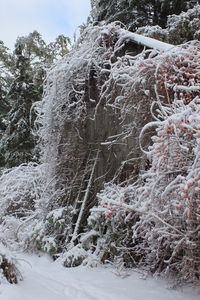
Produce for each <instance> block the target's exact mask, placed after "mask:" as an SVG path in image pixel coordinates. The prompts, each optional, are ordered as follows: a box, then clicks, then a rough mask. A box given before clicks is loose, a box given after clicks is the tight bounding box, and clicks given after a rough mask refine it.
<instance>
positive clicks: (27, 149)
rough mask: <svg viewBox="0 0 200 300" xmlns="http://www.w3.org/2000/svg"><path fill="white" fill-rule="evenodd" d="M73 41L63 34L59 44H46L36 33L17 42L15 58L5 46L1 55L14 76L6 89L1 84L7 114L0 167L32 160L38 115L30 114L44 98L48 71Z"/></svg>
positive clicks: (56, 41) (3, 107) (1, 98)
mask: <svg viewBox="0 0 200 300" xmlns="http://www.w3.org/2000/svg"><path fill="white" fill-rule="evenodd" d="M69 42H70V41H69V39H68V38H67V37H65V36H63V35H61V36H58V37H57V39H56V40H55V42H52V43H50V44H46V43H45V42H44V40H43V39H42V37H41V35H40V34H39V33H38V32H37V31H34V32H32V33H30V34H29V35H28V36H25V37H19V38H18V39H17V41H16V44H15V49H14V52H13V54H12V55H11V54H8V51H7V49H6V48H5V47H3V44H2V51H1V52H0V55H1V53H2V61H3V63H4V65H5V66H6V67H7V69H8V70H9V72H10V74H11V76H10V81H9V80H8V78H7V80H6V86H5V85H3V82H0V100H1V106H2V109H1V111H2V112H5V113H4V122H3V121H2V122H1V123H2V131H3V133H2V138H1V141H0V166H6V167H13V166H17V165H19V164H20V163H26V162H28V161H30V160H32V158H33V155H34V153H33V152H34V147H35V141H34V136H33V134H32V126H33V122H34V115H33V116H31V115H30V110H31V107H32V105H33V103H34V102H36V101H39V100H40V99H41V97H42V93H43V80H44V78H45V74H46V70H47V68H48V67H49V66H50V65H51V64H52V63H53V62H54V61H55V60H57V59H59V58H60V57H62V56H64V55H65V54H66V53H68V44H69ZM0 58H1V56H0ZM8 58H9V59H8ZM3 63H2V65H3ZM4 73H5V72H4ZM0 74H3V71H2V72H1V73H0ZM2 76H3V75H2ZM7 77H8V76H7ZM0 79H1V75H0ZM1 90H2V92H1ZM30 120H31V123H30ZM1 123H0V125H1Z"/></svg>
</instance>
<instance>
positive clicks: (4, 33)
mask: <svg viewBox="0 0 200 300" xmlns="http://www.w3.org/2000/svg"><path fill="white" fill-rule="evenodd" d="M89 12H90V0H0V40H2V41H3V42H4V44H5V45H6V46H7V47H9V48H13V46H14V43H15V40H16V38H17V37H18V36H22V35H26V34H28V33H30V32H32V31H33V30H37V31H38V32H39V33H40V34H41V35H42V37H43V38H44V40H45V41H47V42H49V41H52V40H54V39H55V37H56V36H58V35H59V34H64V35H67V36H70V37H72V36H73V33H74V31H75V30H76V28H77V27H78V26H79V25H81V24H82V23H83V22H85V21H86V20H87V16H88V15H89Z"/></svg>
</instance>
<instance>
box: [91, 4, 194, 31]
mask: <svg viewBox="0 0 200 300" xmlns="http://www.w3.org/2000/svg"><path fill="white" fill-rule="evenodd" d="M196 3H198V0H192V1H188V0H148V1H145V0H140V1H138V0H117V1H116V0H92V1H91V6H92V17H93V19H94V21H97V22H99V21H106V22H107V23H109V22H113V21H121V22H122V23H124V24H125V25H126V26H127V27H128V28H129V29H130V30H135V29H137V28H138V27H140V26H146V25H159V26H161V27H165V26H166V23H167V16H168V15H171V14H179V13H181V12H182V11H184V10H187V9H188V8H191V7H193V6H194V5H195V4H196Z"/></svg>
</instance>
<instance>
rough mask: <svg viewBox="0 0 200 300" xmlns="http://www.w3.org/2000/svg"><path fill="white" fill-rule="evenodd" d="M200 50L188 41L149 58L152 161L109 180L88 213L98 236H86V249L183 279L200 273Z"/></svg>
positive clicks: (142, 138) (149, 152)
mask: <svg viewBox="0 0 200 300" xmlns="http://www.w3.org/2000/svg"><path fill="white" fill-rule="evenodd" d="M199 50H200V48H199V44H198V43H196V44H195V43H191V44H188V45H184V46H181V47H179V48H176V53H175V52H173V50H172V51H170V52H169V53H165V54H162V55H158V56H156V57H155V58H154V59H153V62H154V64H155V66H156V67H155V72H154V77H155V79H156V81H155V85H154V88H155V101H153V102H152V107H151V112H152V117H153V118H154V120H153V121H151V122H149V123H147V124H146V125H145V126H144V127H143V129H142V131H141V132H140V146H141V149H142V151H143V152H144V153H145V154H146V155H147V157H148V159H149V164H150V167H149V168H148V169H147V170H146V171H144V172H141V173H140V175H139V177H138V180H137V181H135V182H134V183H133V184H130V182H127V184H126V185H125V186H123V185H113V183H110V184H107V185H106V186H105V189H104V190H103V191H102V192H101V193H100V194H98V195H97V196H98V199H99V206H98V207H97V208H93V209H92V210H91V215H90V217H89V219H88V226H89V227H88V230H89V229H91V231H92V232H94V230H95V231H96V234H95V236H96V237H98V238H96V237H95V236H94V238H95V239H94V238H93V239H91V238H90V240H89V241H88V242H89V243H90V249H92V247H94V245H95V251H94V253H95V254H96V256H97V258H99V259H100V260H102V261H104V260H105V257H106V259H107V260H115V259H116V257H118V258H120V259H121V261H122V262H123V263H124V264H125V265H128V263H130V262H131V264H132V265H138V264H141V265H143V266H146V267H148V269H149V270H151V271H152V272H157V273H165V274H166V273H174V274H178V277H179V280H180V281H183V280H185V281H193V282H194V281H196V280H198V279H199V277H200V260H199V254H200V253H199V247H200V236H199V228H200V202H199V191H200V175H199V174H200V156H199V153H200V148H199V147H200V126H199V115H200V98H199V91H200V73H199V64H200V52H199ZM145 63H146V64H147V63H148V60H146V61H145ZM150 129H153V131H151V132H150V131H149V130H150ZM147 130H148V134H149V135H150V134H151V135H152V142H151V145H150V146H149V147H146V145H145V143H144V142H145V141H146V137H145V133H146V132H147ZM87 235H88V236H89V234H88V233H87ZM127 257H128V260H127Z"/></svg>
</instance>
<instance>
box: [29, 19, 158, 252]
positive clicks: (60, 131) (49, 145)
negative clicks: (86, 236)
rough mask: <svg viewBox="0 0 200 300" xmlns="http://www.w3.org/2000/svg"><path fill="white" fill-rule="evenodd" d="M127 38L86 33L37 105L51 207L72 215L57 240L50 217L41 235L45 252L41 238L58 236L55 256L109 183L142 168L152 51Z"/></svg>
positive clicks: (72, 239) (112, 30)
mask: <svg viewBox="0 0 200 300" xmlns="http://www.w3.org/2000/svg"><path fill="white" fill-rule="evenodd" d="M125 33H126V32H125V30H124V29H122V28H121V27H120V26H119V25H118V24H110V25H108V26H96V27H91V28H88V29H87V31H86V32H85V33H84V35H83V36H81V39H80V40H79V42H78V44H77V45H76V46H75V47H74V49H73V50H72V51H71V53H70V54H69V55H68V56H67V57H66V58H64V59H63V60H61V61H60V62H59V63H58V64H56V65H55V66H54V67H53V68H52V70H50V72H49V74H48V77H47V80H46V84H45V95H44V99H43V101H41V102H39V103H37V104H36V110H37V115H38V117H37V120H36V125H38V126H39V130H38V135H39V137H40V147H41V155H42V160H43V162H44V163H45V165H46V166H47V168H46V177H47V182H51V187H52V186H53V187H54V190H53V191H52V196H51V198H50V200H49V203H48V209H49V211H51V212H52V213H53V211H55V214H56V211H57V209H58V208H60V207H63V208H64V210H67V211H68V210H69V211H70V212H69V215H70V216H71V225H70V224H69V223H68V220H66V223H67V224H68V225H67V229H66V231H64V232H62V233H61V234H60V238H59V241H58V240H57V239H56V241H55V234H54V233H55V231H54V229H53V228H54V227H53V228H52V227H51V226H50V224H49V221H48V220H50V219H49V217H48V215H47V216H46V218H45V220H44V224H43V225H44V227H43V229H42V230H41V231H40V230H38V229H37V230H36V235H34V237H35V239H36V241H40V242H39V243H40V245H44V248H45V249H46V246H45V245H47V244H48V241H47V244H46V242H45V243H43V238H42V236H45V240H46V238H47V236H49V240H50V241H51V242H52V238H53V241H54V242H55V244H56V246H55V245H54V246H55V247H53V248H52V250H53V252H54V250H55V248H56V249H62V248H68V245H69V243H71V244H70V245H71V246H73V245H76V243H77V238H79V234H80V232H82V231H83V229H84V227H85V225H86V224H87V216H88V213H89V209H90V208H91V207H93V206H94V205H95V204H96V203H97V199H96V194H97V192H99V191H100V190H101V189H102V188H103V186H104V183H105V182H108V181H110V180H111V179H113V178H115V179H114V180H115V181H117V182H122V181H124V180H127V179H128V178H130V177H131V178H130V179H132V178H133V177H137V176H138V172H139V169H140V165H141V166H142V160H141V156H142V154H141V151H140V149H139V143H138V136H139V132H140V130H141V128H142V127H143V125H144V124H145V123H146V122H147V121H148V120H150V119H151V113H150V107H151V101H152V100H151V99H152V98H153V96H152V95H153V94H154V91H153V88H152V87H151V86H152V85H151V82H152V75H153V72H154V70H155V65H154V63H153V61H151V60H150V61H149V63H148V64H147V65H146V64H145V63H144V60H145V58H147V57H148V56H150V54H151V52H152V51H151V50H147V51H145V50H144V51H143V46H138V45H136V44H135V42H134V41H132V40H131V39H130V38H129V37H128V36H127V35H126V36H125ZM127 34H128V31H127ZM153 53H154V54H153V55H156V54H157V53H158V51H156V50H155V51H153ZM144 72H147V74H148V75H147V77H148V78H147V80H146V82H145V81H144V79H143V75H142V74H143V73H144ZM138 91H139V92H138ZM138 99H139V101H138ZM141 116H142V118H141ZM127 158H128V161H129V162H128V163H126V160H127ZM122 162H123V163H122ZM64 222H65V221H64ZM50 223H51V221H50ZM70 226H71V228H70ZM50 228H51V229H50ZM47 248H49V247H48V246H47ZM59 251H61V250H59Z"/></svg>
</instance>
